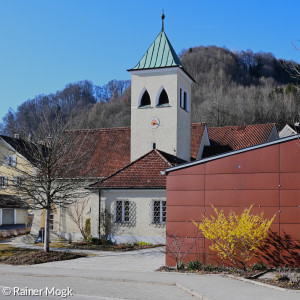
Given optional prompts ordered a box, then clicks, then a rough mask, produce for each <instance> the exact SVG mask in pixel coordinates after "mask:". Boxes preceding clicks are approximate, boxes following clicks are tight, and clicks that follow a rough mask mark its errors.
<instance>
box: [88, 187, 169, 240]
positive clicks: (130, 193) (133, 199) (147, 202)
mask: <svg viewBox="0 0 300 300" xmlns="http://www.w3.org/2000/svg"><path fill="white" fill-rule="evenodd" d="M116 200H128V201H130V221H129V222H128V223H126V222H125V223H115V203H116ZM154 200H166V191H165V190H102V191H101V203H102V204H101V206H102V209H104V208H106V209H108V210H109V211H110V212H111V213H112V214H113V223H112V229H111V234H110V238H111V240H112V241H114V242H116V243H123V242H128V243H132V242H138V241H143V242H151V243H165V236H166V226H165V223H162V224H154V223H153V222H152V220H153V216H152V212H153V201H154ZM103 204H105V205H103ZM94 208H95V210H97V209H98V208H97V207H96V206H95V205H93V206H92V210H94ZM92 215H93V216H94V217H93V221H92V223H94V221H96V222H97V220H98V218H95V214H94V212H93V213H92ZM92 228H93V236H98V231H97V224H94V225H93V226H92Z"/></svg>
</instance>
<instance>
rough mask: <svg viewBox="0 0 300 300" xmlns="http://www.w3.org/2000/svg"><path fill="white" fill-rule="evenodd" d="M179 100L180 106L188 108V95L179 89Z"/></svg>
mask: <svg viewBox="0 0 300 300" xmlns="http://www.w3.org/2000/svg"><path fill="white" fill-rule="evenodd" d="M179 101H180V107H181V108H182V109H184V110H186V111H187V110H188V96H187V92H186V91H184V90H182V89H180V92H179Z"/></svg>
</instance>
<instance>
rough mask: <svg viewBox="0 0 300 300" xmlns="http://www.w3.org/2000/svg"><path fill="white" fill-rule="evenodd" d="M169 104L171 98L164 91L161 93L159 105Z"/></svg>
mask: <svg viewBox="0 0 300 300" xmlns="http://www.w3.org/2000/svg"><path fill="white" fill-rule="evenodd" d="M162 104H169V97H168V94H167V92H166V91H165V89H163V90H162V91H161V93H160V96H159V100H158V105H162Z"/></svg>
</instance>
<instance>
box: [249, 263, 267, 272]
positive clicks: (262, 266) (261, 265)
mask: <svg viewBox="0 0 300 300" xmlns="http://www.w3.org/2000/svg"><path fill="white" fill-rule="evenodd" d="M266 269H267V267H266V266H265V264H264V263H255V264H254V265H253V266H252V270H253V271H256V270H258V271H264V270H266Z"/></svg>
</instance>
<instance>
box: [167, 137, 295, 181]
mask: <svg viewBox="0 0 300 300" xmlns="http://www.w3.org/2000/svg"><path fill="white" fill-rule="evenodd" d="M295 139H300V134H297V135H292V136H288V137H285V138H282V139H278V140H275V141H272V142H267V143H264V144H259V145H255V146H251V147H248V148H243V149H240V150H236V151H231V152H226V153H223V154H219V155H215V156H212V157H208V158H205V159H201V160H196V161H193V162H188V163H184V164H181V165H178V166H176V167H171V168H168V169H166V170H165V174H166V175H168V174H169V172H173V171H177V170H181V169H185V168H189V167H191V166H196V165H200V164H204V163H206V162H209V161H213V160H217V159H220V158H223V157H228V156H232V155H236V154H239V153H244V152H248V151H252V150H255V149H260V148H264V147H269V146H272V145H276V144H281V143H285V142H288V141H292V140H295Z"/></svg>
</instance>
